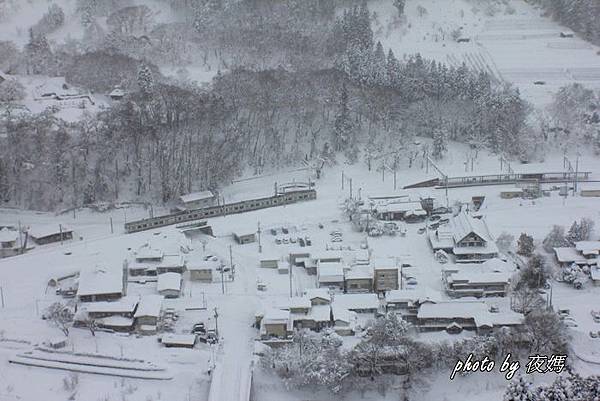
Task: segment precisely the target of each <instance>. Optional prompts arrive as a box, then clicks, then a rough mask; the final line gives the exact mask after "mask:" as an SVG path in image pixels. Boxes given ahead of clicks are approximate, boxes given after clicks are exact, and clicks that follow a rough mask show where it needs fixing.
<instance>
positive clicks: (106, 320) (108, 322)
mask: <svg viewBox="0 0 600 401" xmlns="http://www.w3.org/2000/svg"><path fill="white" fill-rule="evenodd" d="M96 323H97V324H99V325H104V326H109V327H131V326H133V319H130V318H128V317H123V316H108V317H103V318H100V319H96Z"/></svg>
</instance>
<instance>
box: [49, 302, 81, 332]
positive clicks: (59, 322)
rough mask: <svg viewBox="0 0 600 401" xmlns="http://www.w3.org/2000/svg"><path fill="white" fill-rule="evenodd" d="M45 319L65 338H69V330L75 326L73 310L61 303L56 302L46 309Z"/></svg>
mask: <svg viewBox="0 0 600 401" xmlns="http://www.w3.org/2000/svg"><path fill="white" fill-rule="evenodd" d="M44 317H45V318H46V320H48V321H49V322H50V323H51V324H52V325H54V326H55V327H56V328H58V329H59V330H60V331H62V332H63V334H64V335H65V336H69V328H70V327H71V325H72V324H73V317H74V314H73V311H72V310H71V308H69V307H68V306H66V305H64V304H62V303H61V302H55V303H53V304H52V305H50V306H49V307H48V309H46V313H45V314H44Z"/></svg>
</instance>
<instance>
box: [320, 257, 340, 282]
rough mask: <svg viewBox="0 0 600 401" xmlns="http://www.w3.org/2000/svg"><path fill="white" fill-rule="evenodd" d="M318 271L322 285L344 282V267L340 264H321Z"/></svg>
mask: <svg viewBox="0 0 600 401" xmlns="http://www.w3.org/2000/svg"><path fill="white" fill-rule="evenodd" d="M317 269H318V271H317V273H318V275H319V282H320V283H330V282H340V281H344V265H342V264H341V263H340V262H325V263H319V265H318V267H317Z"/></svg>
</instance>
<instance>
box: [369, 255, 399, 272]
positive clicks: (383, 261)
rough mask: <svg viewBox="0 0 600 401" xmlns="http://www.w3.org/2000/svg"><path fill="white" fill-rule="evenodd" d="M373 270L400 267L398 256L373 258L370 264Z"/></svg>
mask: <svg viewBox="0 0 600 401" xmlns="http://www.w3.org/2000/svg"><path fill="white" fill-rule="evenodd" d="M369 266H370V268H371V269H373V270H394V269H398V263H397V260H396V258H377V259H373V260H371V263H370V264H369Z"/></svg>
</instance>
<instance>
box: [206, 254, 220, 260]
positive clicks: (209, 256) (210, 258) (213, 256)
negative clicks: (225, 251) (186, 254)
mask: <svg viewBox="0 0 600 401" xmlns="http://www.w3.org/2000/svg"><path fill="white" fill-rule="evenodd" d="M204 260H206V261H208V260H215V261H216V260H219V258H217V257H216V256H215V255H206V256H205V257H204Z"/></svg>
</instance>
